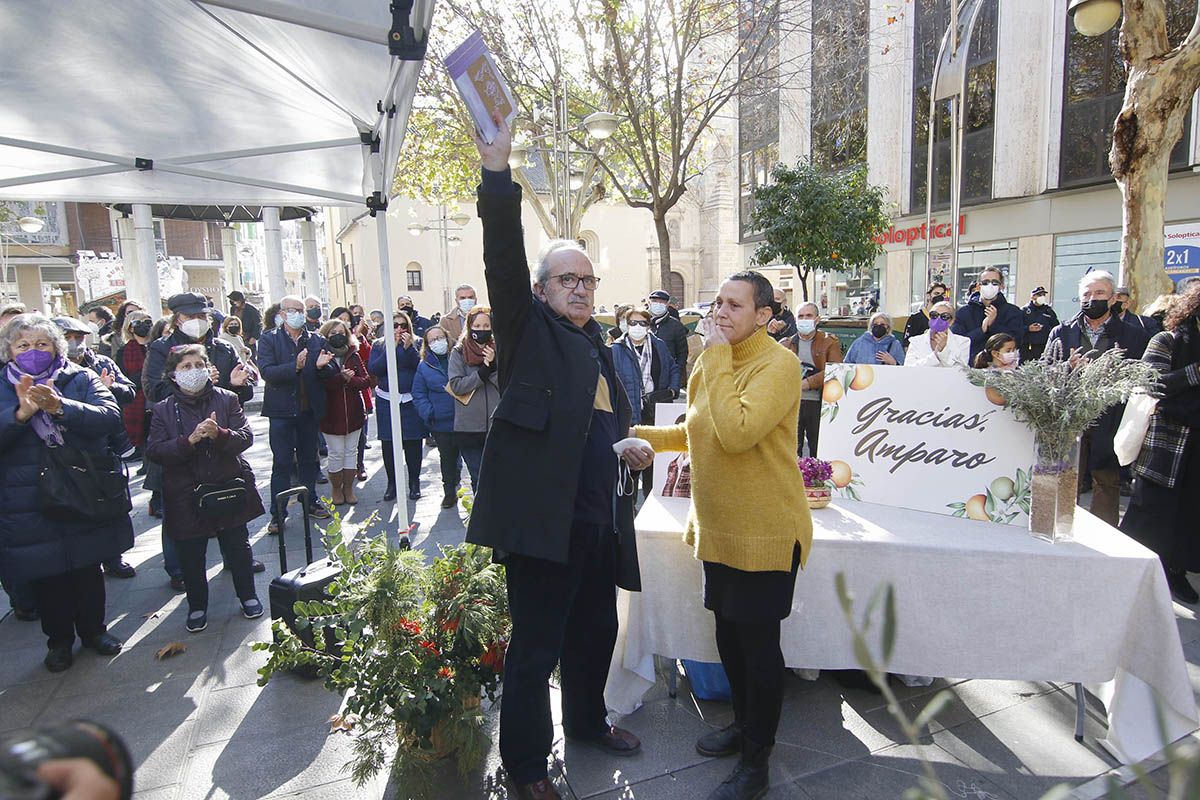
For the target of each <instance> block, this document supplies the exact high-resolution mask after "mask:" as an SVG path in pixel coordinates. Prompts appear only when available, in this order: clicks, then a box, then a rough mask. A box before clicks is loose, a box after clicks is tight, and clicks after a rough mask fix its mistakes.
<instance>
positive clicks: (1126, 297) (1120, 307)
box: [1112, 286, 1163, 336]
mask: <svg viewBox="0 0 1200 800" xmlns="http://www.w3.org/2000/svg"><path fill="white" fill-rule="evenodd" d="M1112 313H1113V315H1115V316H1116V317H1117V319H1119V320H1121V322H1124V323H1125V324H1126V325H1135V326H1137V327H1139V328H1141V329H1142V330H1144V331H1145V332H1146V335H1147V336H1153V335H1154V334H1156V333H1158V332H1159V331H1161V330H1162V329H1163V328H1162V325H1160V324H1159V322H1158V320H1156V319H1155V318H1154V317H1147V316H1143V315H1141V314H1137V313H1135V312H1134V310H1133V297H1132V296H1131V295H1130V294H1129V287H1128V286H1118V287H1117V293H1116V294H1115V295H1113V300H1112Z"/></svg>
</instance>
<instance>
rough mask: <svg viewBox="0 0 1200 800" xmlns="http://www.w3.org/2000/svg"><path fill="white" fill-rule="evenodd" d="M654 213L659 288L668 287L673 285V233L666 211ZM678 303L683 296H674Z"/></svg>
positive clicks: (681, 300)
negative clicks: (668, 224)
mask: <svg viewBox="0 0 1200 800" xmlns="http://www.w3.org/2000/svg"><path fill="white" fill-rule="evenodd" d="M653 213H654V232H655V233H657V234H658V281H659V284H658V288H660V289H666V288H667V287H668V286H670V285H671V233H670V231H668V230H667V216H666V214H665V213H663V214H659V213H657V212H653ZM671 299H673V300H674V301H675V302H676V303H683V298H682V297H673V298H671Z"/></svg>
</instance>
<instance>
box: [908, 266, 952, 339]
mask: <svg viewBox="0 0 1200 800" xmlns="http://www.w3.org/2000/svg"><path fill="white" fill-rule="evenodd" d="M948 296H949V291H948V290H947V289H946V284H944V283H942V282H941V281H934V282H933V283H931V284H929V289H927V290H926V292H925V305H923V306H921V309H920V310H919V311H917V312H915V313H913V314H909V315H908V321H907V322H905V323H904V337H903V341H902V342H901V344H903V345H904V349H905V350H908V346H909V345H910V344H912V340H913V339H914V338H915V337H917V336H920V335H921V334H922V333H924V332H925V331H927V330H929V312H930V310H931V309H932V308H933V307H934V306H935V305H937V304H938V303H941V302H942V301H944V300H945V299H946V298H947V297H948Z"/></svg>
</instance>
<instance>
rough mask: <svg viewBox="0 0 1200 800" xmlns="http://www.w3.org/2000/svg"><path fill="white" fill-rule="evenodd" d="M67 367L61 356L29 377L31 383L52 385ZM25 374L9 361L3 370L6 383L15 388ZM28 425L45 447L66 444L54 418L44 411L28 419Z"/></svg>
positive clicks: (13, 362) (14, 363)
mask: <svg viewBox="0 0 1200 800" xmlns="http://www.w3.org/2000/svg"><path fill="white" fill-rule="evenodd" d="M66 365H67V362H66V359H64V358H63V357H62V356H59V357H58V358H56V359H54V360H53V361H51V362H50V366H48V367H46V371H45V372H43V373H41V374H40V375H30V376H29V377H31V378H33V382H34V384H35V385H37V386H45V385H47V384H53V383H54V379H55V378H57V377H58V373H59V372H61V371H62V369H63V367H65V366H66ZM25 374H26V373H24V372H22V371H21V369H20V367H18V366H17V362H15V361H10V362H8V366H7V367H6V368H5V369H4V375H5V377H7V378H8V382H9V383H11V384H12V385H13V386H17V385H18V384H19V383H20V382H21V378H22V377H24V376H25ZM29 424H30V425H31V426H32V427H33V432H34V433H36V434H37V435H38V438H39V439H41V440H42V441H43V442H45V443H46V446H47V447H58V446H59V445H63V444H66V442H65V441H64V440H63V435H62V430H61V429H60V428H59V427H58V424H57V423H56V422H55V421H54V418H53V417H51V416H50V415H49V414H47V413H46V412H45V411H38V412H37V413H36V414H34V415H33V416H32V417H30V419H29Z"/></svg>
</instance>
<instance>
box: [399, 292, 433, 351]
mask: <svg viewBox="0 0 1200 800" xmlns="http://www.w3.org/2000/svg"><path fill="white" fill-rule="evenodd" d="M396 310H397V311H401V312H403V313H405V314H407V315H408V318H409V319H410V320H412V325H413V336H415V337H416V338H417V340H418V341H420V340H421V339H423V338H425V331H427V330H429V328H430V327H432V326H433V323H432V322H431V321H429V320H428V319H426V318H425V317H422V316H421V315H420V314H418V313H417V309H416V306H415V305H413V299H412V298H411V297H409V296H408V295H406V294H402V295H400V296H399V297H397V298H396Z"/></svg>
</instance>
